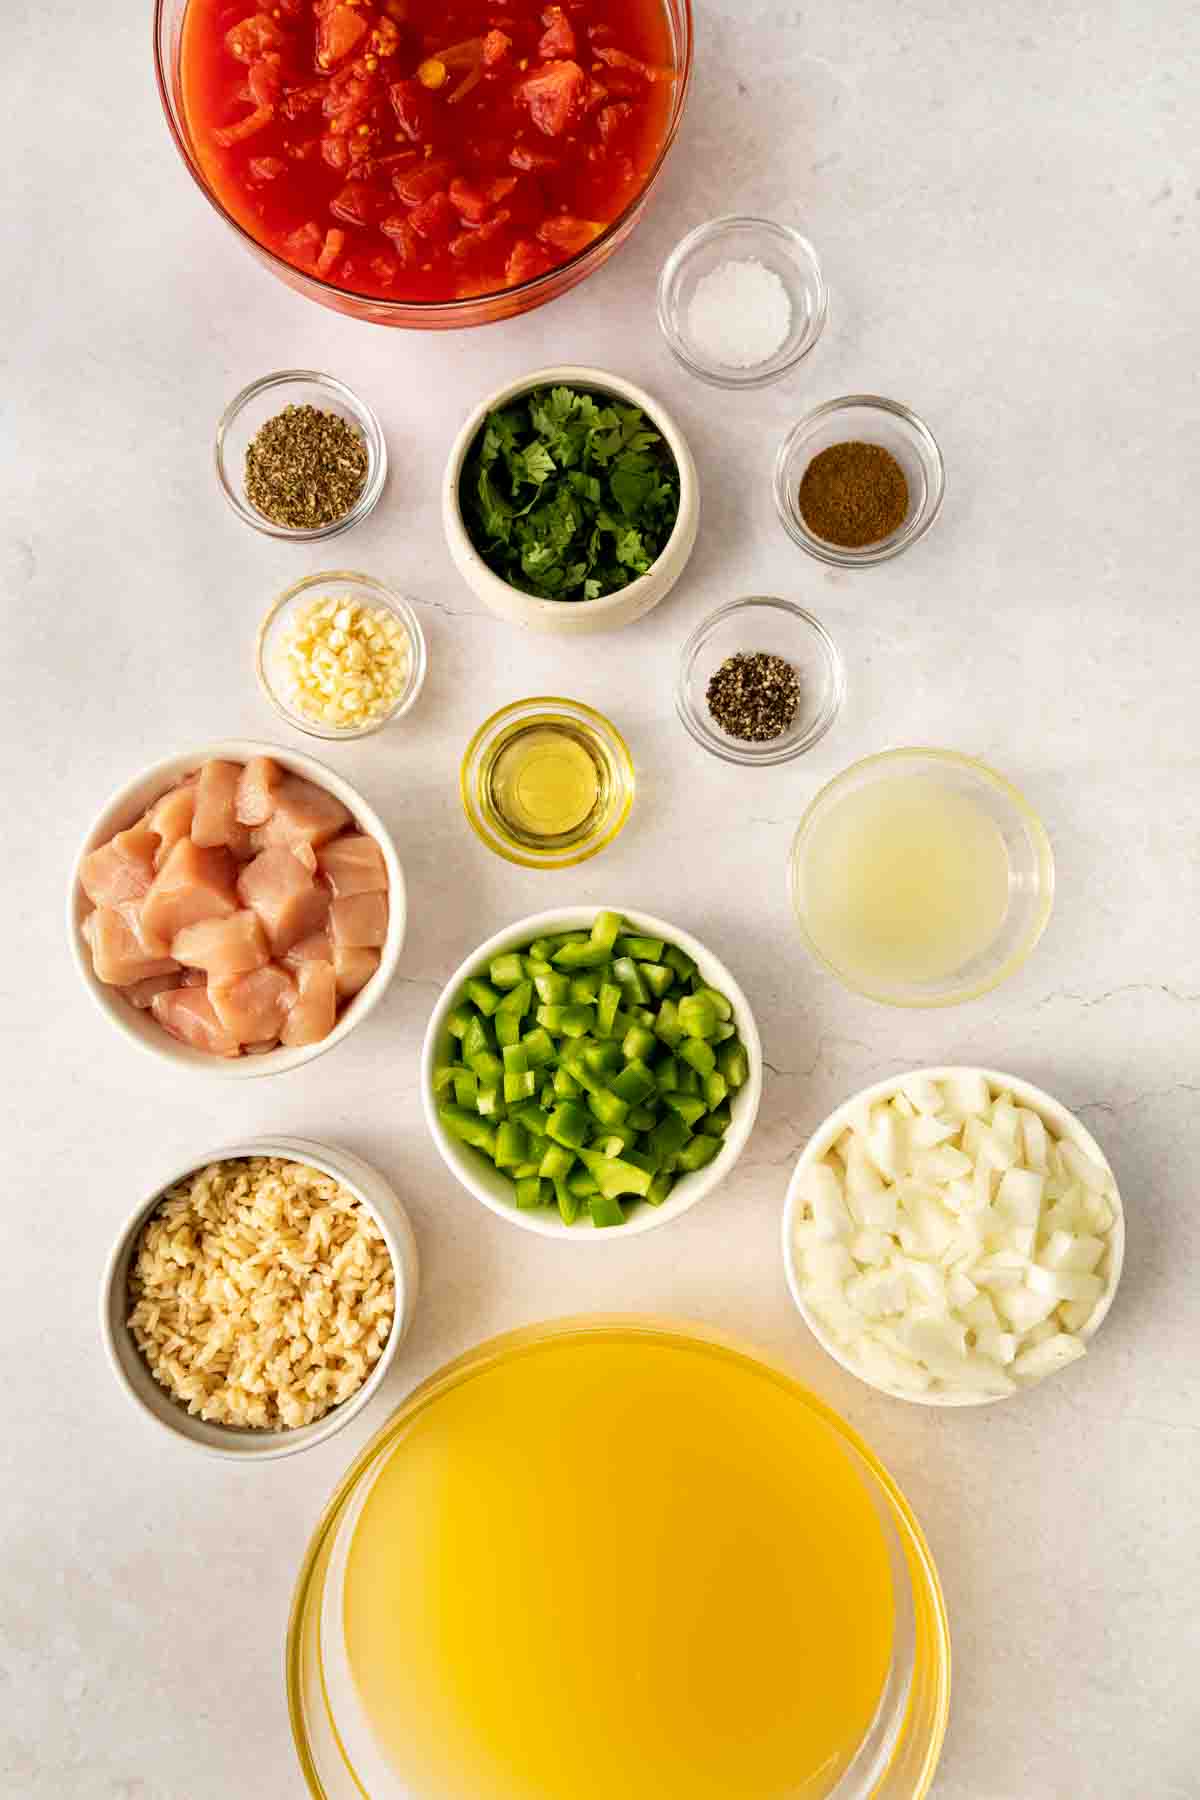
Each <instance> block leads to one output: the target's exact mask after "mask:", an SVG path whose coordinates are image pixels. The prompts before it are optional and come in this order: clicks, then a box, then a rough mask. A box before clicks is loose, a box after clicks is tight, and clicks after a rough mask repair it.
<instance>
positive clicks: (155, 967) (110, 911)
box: [84, 906, 179, 987]
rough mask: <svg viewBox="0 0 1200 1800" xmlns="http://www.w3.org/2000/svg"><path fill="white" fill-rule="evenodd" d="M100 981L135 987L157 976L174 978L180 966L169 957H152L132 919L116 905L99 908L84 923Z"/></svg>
mask: <svg viewBox="0 0 1200 1800" xmlns="http://www.w3.org/2000/svg"><path fill="white" fill-rule="evenodd" d="M84 936H85V937H86V939H87V941H88V945H89V947H90V949H91V952H92V967H93V969H95V971H96V978H97V980H98V981H103V982H106V983H107V984H108V986H110V987H131V986H132V985H133V983H134V982H135V981H148V980H149V979H150V977H151V976H153V975H171V974H173V973H174V972H175V970H176V969H177V968H178V967H179V964H178V963H177V962H174V961H173V960H172V958H171V957H169V956H151V955H148V954H147V952H146V949H145V946H144V945H143V944H142V942H141V940H140V939H139V938H138V936H137V934H136V932H135V931H134V930H133V927H132V926H131V925H130V923H129V920H128V919H127V918H126V917H125V916H124V914H123V913H120V912H118V911H117V910H116V908H115V907H112V906H98V907H97V908H96V910H95V912H94V913H89V914H88V917H87V919H86V920H85V921H84Z"/></svg>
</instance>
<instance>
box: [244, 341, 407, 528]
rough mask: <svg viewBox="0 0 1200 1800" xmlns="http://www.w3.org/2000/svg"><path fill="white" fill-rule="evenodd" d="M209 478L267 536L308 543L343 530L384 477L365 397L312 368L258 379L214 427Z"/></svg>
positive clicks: (375, 495)
mask: <svg viewBox="0 0 1200 1800" xmlns="http://www.w3.org/2000/svg"><path fill="white" fill-rule="evenodd" d="M214 449H215V458H216V469H217V481H218V483H219V485H220V488H221V492H222V493H223V494H224V496H225V498H226V500H227V501H228V502H229V505H230V507H231V508H232V510H233V511H234V512H235V513H236V514H237V516H238V518H239V519H241V520H242V522H243V524H246V525H250V526H252V527H253V529H254V530H255V531H261V532H264V533H265V534H266V535H267V536H268V537H274V538H284V539H291V540H293V541H294V542H296V543H301V544H310V543H316V542H319V541H320V540H322V539H324V538H331V537H336V536H337V535H338V534H339V532H343V531H349V529H350V527H351V526H352V525H357V524H358V523H359V521H360V520H362V519H365V518H366V516H367V514H368V513H369V512H370V511H371V509H372V508H373V506H374V505H375V503H376V501H377V500H378V499H379V496H380V494H381V493H382V492H383V488H384V483H385V482H386V480H387V444H386V443H385V441H384V436H383V430H382V428H381V426H380V423H379V420H378V419H377V418H376V417H375V414H374V413H373V412H372V410H371V408H370V407H369V406H368V405H367V403H366V401H365V400H360V399H359V397H358V395H357V394H355V393H354V392H353V391H352V389H350V388H348V387H347V386H346V384H345V382H343V381H337V380H335V378H334V377H333V376H332V375H322V374H320V373H319V372H318V371H317V370H315V369H281V370H279V371H278V372H277V373H276V374H274V375H263V376H260V378H259V379H258V380H257V381H252V382H251V383H250V385H249V387H244V388H243V389H242V391H241V393H240V394H237V395H235V396H234V398H233V399H232V400H231V401H230V402H229V405H228V406H227V407H226V408H225V411H224V412H223V413H222V415H221V418H220V421H219V423H218V425H217V437H216V444H215V447H214Z"/></svg>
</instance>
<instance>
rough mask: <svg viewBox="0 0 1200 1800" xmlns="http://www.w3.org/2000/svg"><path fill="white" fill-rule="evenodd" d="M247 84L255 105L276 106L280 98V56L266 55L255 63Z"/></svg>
mask: <svg viewBox="0 0 1200 1800" xmlns="http://www.w3.org/2000/svg"><path fill="white" fill-rule="evenodd" d="M246 85H247V87H248V88H249V89H250V98H251V99H252V100H253V102H254V104H255V106H274V104H275V102H276V100H278V98H279V87H280V74H279V58H278V57H277V56H265V57H264V58H263V60H262V61H261V62H256V63H253V64H252V65H251V68H250V76H249V80H248V81H247V83H246Z"/></svg>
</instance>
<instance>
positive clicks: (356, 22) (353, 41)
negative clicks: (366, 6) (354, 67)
mask: <svg viewBox="0 0 1200 1800" xmlns="http://www.w3.org/2000/svg"><path fill="white" fill-rule="evenodd" d="M370 29H371V27H370V25H369V24H368V23H367V21H366V19H364V18H363V16H362V11H361V9H360V8H359V7H357V6H335V7H333V8H332V9H331V10H330V11H329V12H327V13H326V14H325V16H324V18H322V19H321V21H320V24H319V26H318V28H317V61H318V62H319V63H320V65H321V67H322V68H323V69H332V68H333V66H334V64H335V63H340V62H344V61H345V59H346V58H347V57H348V56H349V55H350V53H351V51H352V50H354V49H356V48H357V47H358V45H359V44H361V42H362V40H363V39H364V38H365V37H366V35H367V33H368V31H369V30H370Z"/></svg>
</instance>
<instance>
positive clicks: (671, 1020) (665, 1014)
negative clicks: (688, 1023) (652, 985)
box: [654, 1000, 683, 1050]
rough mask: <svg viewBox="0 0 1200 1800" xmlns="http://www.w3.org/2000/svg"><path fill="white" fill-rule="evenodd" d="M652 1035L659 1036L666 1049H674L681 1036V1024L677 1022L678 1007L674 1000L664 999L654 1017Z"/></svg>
mask: <svg viewBox="0 0 1200 1800" xmlns="http://www.w3.org/2000/svg"><path fill="white" fill-rule="evenodd" d="M654 1035H655V1037H657V1038H661V1039H662V1041H663V1043H664V1044H665V1045H666V1046H667V1049H668V1050H674V1048H675V1046H676V1045H677V1044H678V1043H679V1041H680V1039H681V1038H682V1036H683V1026H682V1025H681V1024H680V1023H679V1008H678V1006H677V1005H676V1004H675V1002H674V1000H664V1001H663V1003H662V1005H661V1006H660V1007H659V1009H658V1012H657V1013H656V1014H655V1017H654Z"/></svg>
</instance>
